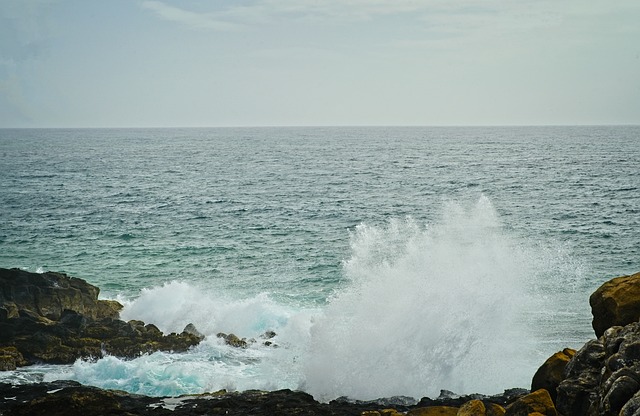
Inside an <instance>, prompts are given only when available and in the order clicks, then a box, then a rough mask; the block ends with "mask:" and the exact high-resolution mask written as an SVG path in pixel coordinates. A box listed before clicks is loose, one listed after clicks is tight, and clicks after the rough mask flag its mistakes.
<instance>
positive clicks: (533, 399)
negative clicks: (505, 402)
mask: <svg viewBox="0 0 640 416" xmlns="http://www.w3.org/2000/svg"><path fill="white" fill-rule="evenodd" d="M532 414H541V415H545V416H558V411H557V410H556V408H555V406H554V405H553V401H552V400H551V396H550V395H549V392H548V391H547V390H546V389H540V390H536V391H534V392H533V393H530V394H527V395H526V396H523V397H520V398H519V399H518V400H516V401H515V402H513V403H512V404H510V405H509V406H507V409H506V413H505V416H529V415H532Z"/></svg>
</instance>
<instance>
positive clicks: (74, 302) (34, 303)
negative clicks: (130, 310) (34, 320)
mask: <svg viewBox="0 0 640 416" xmlns="http://www.w3.org/2000/svg"><path fill="white" fill-rule="evenodd" d="M99 293H100V289H98V288H97V287H95V286H93V285H90V284H89V283H87V282H86V281H84V280H82V279H78V278H75V277H69V276H67V275H66V274H64V273H55V272H47V273H30V272H27V271H24V270H21V269H2V268H0V305H2V309H3V312H2V313H0V318H2V317H4V319H5V320H6V319H9V318H15V317H17V314H16V312H17V311H18V310H21V309H22V310H26V311H30V312H32V313H35V314H37V315H39V316H42V317H45V318H48V319H50V320H55V321H57V320H59V319H60V317H61V316H62V313H63V312H64V310H65V309H69V310H72V311H75V312H77V313H80V314H82V315H84V316H86V317H88V318H92V319H101V318H117V317H118V316H119V313H120V310H121V309H122V305H120V304H119V303H118V302H115V301H108V300H98V295H99Z"/></svg>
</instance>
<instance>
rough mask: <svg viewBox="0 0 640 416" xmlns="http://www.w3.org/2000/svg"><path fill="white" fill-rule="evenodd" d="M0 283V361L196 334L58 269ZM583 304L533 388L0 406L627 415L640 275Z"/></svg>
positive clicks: (70, 355)
mask: <svg viewBox="0 0 640 416" xmlns="http://www.w3.org/2000/svg"><path fill="white" fill-rule="evenodd" d="M0 284H1V287H0V288H1V289H2V290H0V370H4V371H6V370H12V369H15V368H17V367H22V366H25V365H29V364H34V363H51V364H63V363H67V364H69V363H73V362H74V361H75V360H76V359H78V358H81V359H82V358H84V359H86V358H87V357H94V358H99V357H101V356H104V355H105V354H111V355H115V356H119V357H124V358H134V357H137V356H139V355H141V354H143V353H151V352H154V351H185V350H187V349H189V348H190V347H192V346H194V345H197V344H198V343H199V342H200V341H202V340H203V339H204V336H203V335H202V334H200V333H199V332H198V331H197V329H196V328H195V327H193V325H187V327H186V328H185V330H184V331H183V332H182V333H181V334H176V333H172V334H163V333H162V332H161V331H159V330H158V329H157V328H156V327H155V326H154V325H152V324H145V323H144V322H142V321H129V322H124V321H121V320H120V319H119V311H120V310H121V305H119V304H118V303H117V302H115V301H100V300H98V294H99V289H98V288H97V287H95V286H92V285H90V284H88V283H87V282H86V281H84V280H82V279H77V278H74V277H70V276H67V275H65V274H62V273H55V272H47V273H42V274H37V273H30V272H26V271H24V270H20V269H2V268H0ZM590 305H591V307H592V313H593V317H594V318H593V328H594V332H595V335H596V337H597V339H593V340H590V341H588V342H587V343H586V344H585V345H584V346H583V347H582V348H581V349H580V350H579V351H575V350H572V349H569V348H566V349H564V350H563V351H559V352H557V353H556V354H554V355H552V356H551V357H549V359H547V361H545V362H544V363H543V364H542V365H541V367H540V368H539V369H538V371H537V372H536V373H535V374H534V375H532V384H531V389H530V390H525V389H510V390H505V391H504V393H502V394H497V395H493V396H487V395H479V394H469V395H463V396H459V395H456V394H454V393H452V392H448V391H444V390H443V391H441V394H440V396H439V397H437V398H435V399H431V398H428V397H423V398H421V399H420V400H416V399H412V398H409V397H392V398H386V399H376V400H372V401H356V400H350V399H348V398H339V399H336V400H332V401H330V402H328V403H321V402H318V401H316V400H315V399H314V398H313V396H311V395H309V394H308V393H305V392H301V391H292V390H288V389H286V390H274V391H261V390H246V391H240V392H229V391H226V390H221V391H217V392H209V393H203V394H195V395H181V396H162V397H152V396H143V395H136V394H130V393H126V392H123V391H119V390H109V389H102V388H99V387H93V386H88V385H82V384H80V383H78V382H75V381H53V382H45V383H32V384H10V383H0V392H1V394H0V415H2V416H4V415H7V416H8V415H21V414H25V415H26V414H29V415H32V414H50V415H56V414H60V415H62V414H65V415H74V414H78V415H80V414H131V415H156V414H172V415H177V416H179V415H181V414H185V415H186V414H212V415H213V414H256V415H261V414H265V415H267V414H283V415H288V414H310V415H311V414H318V415H320V414H327V415H343V414H344V415H351V414H366V415H396V414H407V415H428V414H441V415H487V416H492V415H507V416H514V415H529V414H533V413H534V412H537V413H538V414H544V415H550V416H554V415H556V416H557V415H558V413H559V412H560V413H561V414H562V415H564V416H573V415H576V416H578V415H597V414H601V415H614V414H615V415H617V414H623V415H625V416H626V415H632V414H634V412H635V411H636V410H638V411H640V354H639V353H638V351H640V323H639V322H638V320H639V319H640V273H636V274H634V275H630V276H621V277H617V278H614V279H611V280H609V281H607V282H605V283H604V284H603V285H602V286H601V287H600V288H599V289H598V290H596V291H595V292H594V293H593V294H592V295H591V298H590ZM218 336H219V337H221V338H224V339H225V341H226V342H227V343H228V344H229V345H232V346H234V347H236V348H245V347H246V345H247V344H246V341H245V340H241V339H239V338H237V337H236V336H235V335H233V334H219V335H218ZM266 342H269V341H265V343H266ZM265 345H266V344H265ZM74 412H76V413H74ZM427 412H431V413H427Z"/></svg>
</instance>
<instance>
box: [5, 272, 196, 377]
mask: <svg viewBox="0 0 640 416" xmlns="http://www.w3.org/2000/svg"><path fill="white" fill-rule="evenodd" d="M98 293H99V289H98V288H97V287H95V286H92V285H90V284H88V283H87V282H85V281H84V280H82V279H76V278H73V277H69V276H67V275H65V274H62V273H53V272H49V273H43V274H38V273H29V272H25V271H23V270H19V269H0V302H2V305H3V307H2V309H1V311H0V370H11V369H14V368H15V367H18V366H23V365H28V364H34V363H38V362H40V363H42V362H44V363H51V364H71V363H73V362H74V361H75V360H77V359H78V358H100V357H102V356H103V354H104V353H105V352H106V353H108V354H111V355H116V356H120V357H126V358H134V357H137V356H139V355H141V354H145V353H151V352H155V351H186V350H187V349H189V348H191V347H192V346H194V345H197V344H198V343H199V342H200V341H202V339H203V338H204V337H203V336H202V334H200V333H199V332H198V331H197V329H195V327H193V325H191V326H189V325H187V327H186V328H185V331H184V332H182V333H181V334H169V335H164V334H163V333H162V332H161V331H160V330H159V329H158V328H157V327H156V326H155V325H152V324H148V325H145V323H144V322H142V321H136V320H133V321H129V322H124V321H122V320H120V319H118V315H119V310H120V309H121V308H122V305H120V304H119V303H118V302H115V301H103V300H98V298H97V297H98Z"/></svg>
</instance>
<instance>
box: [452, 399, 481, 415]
mask: <svg viewBox="0 0 640 416" xmlns="http://www.w3.org/2000/svg"><path fill="white" fill-rule="evenodd" d="M486 415H487V408H486V407H485V405H484V403H482V400H478V399H474V400H469V401H468V402H466V403H465V404H463V405H462V406H460V409H458V413H457V416H486Z"/></svg>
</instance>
